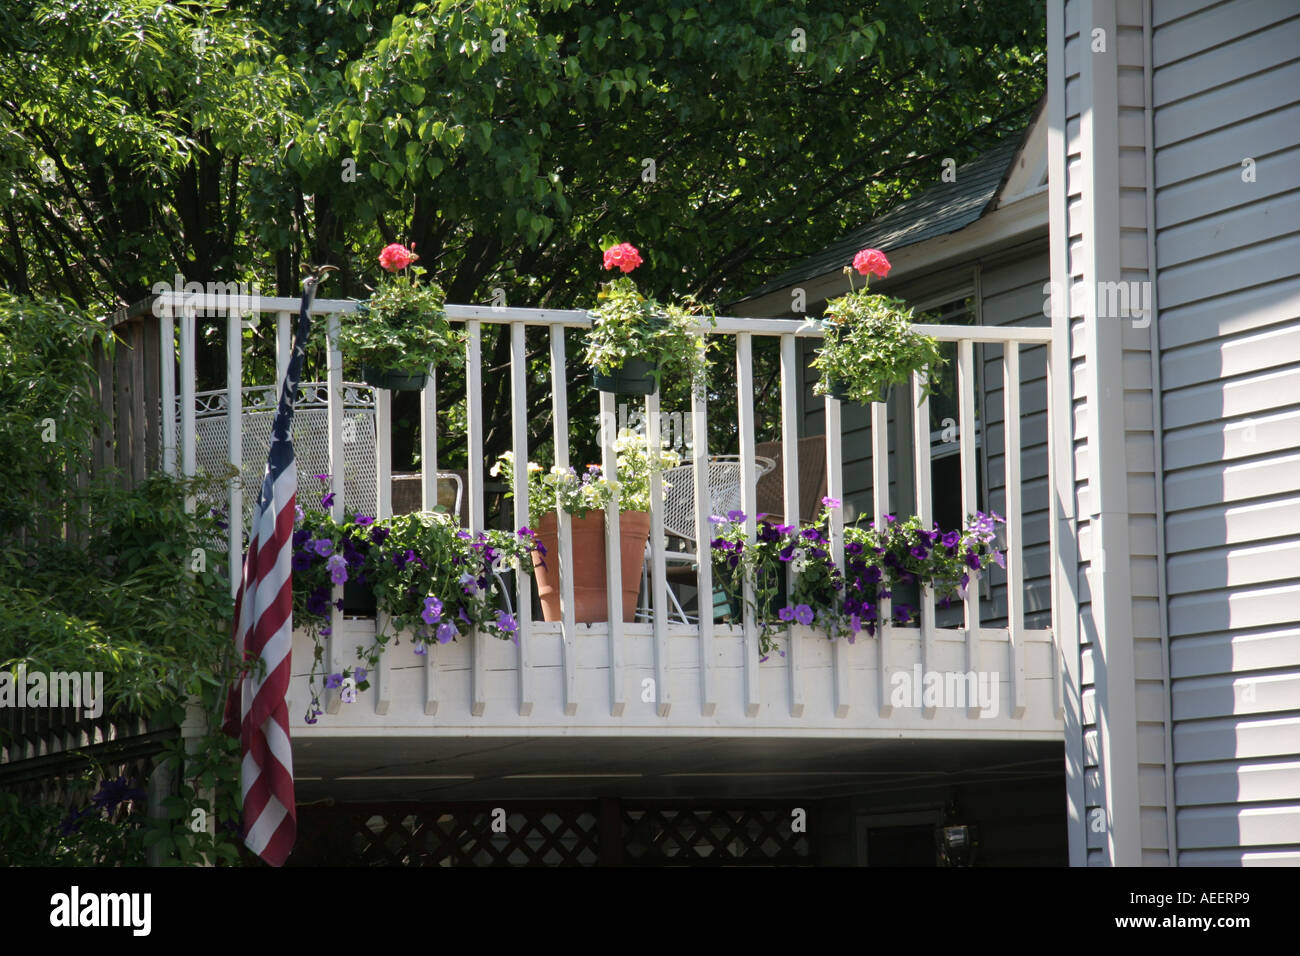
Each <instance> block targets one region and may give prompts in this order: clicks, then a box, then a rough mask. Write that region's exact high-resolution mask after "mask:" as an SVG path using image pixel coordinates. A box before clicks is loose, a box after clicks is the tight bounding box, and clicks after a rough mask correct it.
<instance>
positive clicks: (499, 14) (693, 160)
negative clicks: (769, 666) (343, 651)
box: [0, 0, 1043, 462]
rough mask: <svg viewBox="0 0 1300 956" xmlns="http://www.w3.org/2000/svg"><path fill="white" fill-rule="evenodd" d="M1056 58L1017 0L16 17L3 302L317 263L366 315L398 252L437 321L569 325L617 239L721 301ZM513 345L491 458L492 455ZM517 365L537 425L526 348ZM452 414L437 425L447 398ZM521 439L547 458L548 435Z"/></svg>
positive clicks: (997, 108) (252, 8)
mask: <svg viewBox="0 0 1300 956" xmlns="http://www.w3.org/2000/svg"><path fill="white" fill-rule="evenodd" d="M1042 33H1043V10H1042V7H1041V4H1038V3H1033V2H1029V0H966V2H960V3H959V2H957V0H890V2H875V3H866V4H859V3H845V2H842V0H840V2H829V0H796V2H791V3H783V4H771V3H765V2H762V0H714V2H710V3H697V2H680V0H654V2H651V0H635V2H624V3H618V4H615V3H611V2H608V0H532V2H528V3H515V2H506V0H479V2H472V3H471V2H464V0H461V2H452V0H439V2H436V3H416V4H409V3H404V4H397V3H388V2H376V0H337V2H335V3H330V4H317V3H314V2H309V0H278V2H271V0H245V2H242V3H238V4H234V5H231V6H229V7H226V6H222V5H218V4H216V3H215V2H211V0H203V2H197V3H187V4H184V5H164V6H161V7H158V6H156V5H155V4H153V3H152V2H150V0H77V2H75V3H74V2H73V0H26V2H18V3H14V4H9V5H6V7H5V8H4V10H3V11H0V55H3V56H4V58H5V60H6V63H7V65H8V68H7V69H6V71H5V72H4V73H3V75H2V76H0V187H4V188H5V189H6V192H7V194H8V196H9V197H10V198H8V199H7V200H6V201H5V205H4V209H3V210H2V211H0V282H3V283H4V284H5V285H6V286H8V287H9V288H11V289H13V290H15V291H20V292H26V291H31V292H37V293H43V294H50V293H53V294H67V295H71V296H72V297H74V298H75V299H76V300H77V301H79V302H83V303H89V302H94V303H96V304H99V305H101V306H108V305H118V304H123V303H127V302H131V301H134V300H136V299H139V298H141V297H143V296H144V295H145V294H147V293H148V291H149V288H150V286H151V284H152V283H154V282H158V281H170V279H171V277H172V275H173V274H174V273H175V272H176V271H177V270H180V271H181V272H183V273H184V274H185V275H186V276H187V277H188V278H191V279H199V280H201V281H207V280H208V279H223V280H228V281H231V280H244V281H250V282H251V281H253V280H256V281H258V282H259V283H260V284H261V285H262V287H263V288H264V289H267V290H270V289H272V288H274V289H276V290H277V291H278V292H280V293H281V294H292V293H293V292H294V291H295V290H296V287H297V276H298V267H299V265H300V264H301V263H303V262H311V263H317V264H319V263H322V262H331V263H333V264H335V265H338V266H339V267H340V268H341V269H342V272H341V273H340V274H339V275H338V276H336V277H334V278H332V279H331V283H330V287H329V289H328V290H327V294H329V295H331V296H357V297H364V296H365V294H366V292H367V287H368V283H370V282H373V280H374V279H375V278H376V277H377V276H378V270H377V267H376V264H375V262H374V257H375V255H376V253H377V250H378V249H379V248H380V246H381V245H383V244H384V243H385V242H389V241H394V240H403V241H406V242H414V243H415V244H416V246H417V249H418V251H419V253H420V254H421V257H422V262H423V263H424V264H425V265H426V266H428V267H430V269H431V270H432V272H433V275H434V277H435V278H436V279H437V280H438V281H439V282H440V283H441V284H443V286H444V287H445V288H446V289H447V293H448V300H449V301H451V302H485V301H488V300H489V299H490V298H491V297H492V295H493V290H496V289H500V290H501V292H502V295H504V297H505V300H506V302H507V303H509V304H512V305H530V306H551V307H581V306H586V305H590V304H592V303H593V302H594V297H595V294H596V291H597V288H598V285H599V282H600V280H601V279H602V278H605V276H603V275H602V274H601V271H600V257H599V253H598V250H599V249H600V248H601V247H602V245H603V244H605V243H606V242H608V241H611V240H623V241H628V242H632V243H634V244H636V245H637V246H638V247H639V248H640V249H641V250H642V253H643V255H645V257H646V265H645V266H643V267H642V271H640V272H639V273H638V276H637V279H638V282H639V284H640V285H641V286H642V287H643V288H645V289H646V291H647V292H648V293H650V294H653V295H656V296H658V297H660V298H665V297H667V296H668V295H669V294H678V295H680V294H687V293H695V294H697V295H699V296H700V297H701V298H702V299H704V300H705V301H717V302H719V303H724V302H725V301H726V300H727V299H728V298H735V297H736V296H737V295H739V294H741V293H744V292H746V291H748V290H750V289H752V288H753V287H754V286H755V285H756V284H757V283H758V282H759V281H760V280H761V279H764V278H767V277H770V275H771V274H772V272H773V271H776V270H779V269H780V268H782V267H783V266H785V265H787V264H789V262H790V261H791V260H793V259H795V258H797V257H800V256H803V255H806V254H808V253H809V252H811V251H813V250H816V249H818V248H820V247H821V246H822V245H824V244H825V243H827V242H828V241H830V240H832V239H834V238H836V237H838V236H840V235H842V234H843V233H844V232H845V231H847V230H848V229H850V228H852V227H854V226H856V225H858V224H860V223H861V222H863V221H865V220H866V219H867V218H869V217H870V216H871V215H872V214H873V212H876V211H879V210H880V209H881V207H882V205H884V204H888V203H889V202H891V201H893V200H895V199H897V198H899V197H901V196H904V195H907V194H910V193H911V192H912V191H914V190H916V189H917V188H919V187H922V186H926V185H929V184H932V183H934V182H937V181H938V178H939V175H940V173H941V163H942V160H943V159H944V158H948V157H951V158H953V159H955V160H957V161H958V162H961V161H964V160H965V159H968V158H970V157H971V156H972V155H974V154H975V153H977V152H979V151H980V150H981V149H983V148H984V147H986V146H987V145H988V144H989V143H990V142H991V141H992V140H993V139H995V138H997V137H998V136H999V135H1000V134H1002V133H1004V132H1006V131H1008V130H1011V129H1015V128H1018V127H1020V126H1022V125H1023V124H1024V123H1025V122H1026V120H1027V119H1028V115H1029V112H1030V110H1031V109H1032V107H1033V105H1034V104H1035V103H1036V102H1037V100H1038V98H1039V97H1040V96H1041V93H1042V89H1043V76H1042V64H1043V50H1042ZM200 38H201V39H202V42H197V41H199V40H200ZM55 77H57V79H58V82H55V81H54V79H55ZM43 161H45V165H44V166H42V162H43ZM651 164H653V165H651ZM43 170H44V171H50V172H49V174H48V175H46V173H45V172H43ZM205 332H206V333H207V334H206V335H205V337H204V341H205V342H207V343H208V346H209V347H208V349H207V350H206V351H205V352H203V353H202V354H201V355H200V362H199V368H200V372H201V375H202V376H204V384H205V385H207V386H209V387H216V386H219V385H220V384H221V382H220V378H221V365H220V356H219V351H218V350H217V349H215V348H214V347H212V346H213V344H214V343H215V341H216V340H217V339H218V338H219V335H220V329H219V324H217V323H210V324H209V325H208V326H207V328H206V330H205ZM499 332H500V330H499V329H495V328H493V329H488V330H487V341H486V342H485V346H484V357H485V363H486V366H487V369H488V372H489V374H488V376H487V378H486V385H485V395H484V408H485V413H486V419H487V422H488V425H489V429H488V432H487V434H486V435H485V441H486V446H487V447H486V450H487V452H488V453H489V456H491V457H494V456H495V454H496V453H497V452H499V451H501V450H503V449H504V447H505V446H506V440H507V434H508V431H509V429H508V425H507V422H508V414H507V412H506V409H507V408H508V396H507V392H506V389H507V387H508V376H505V375H503V374H500V372H501V370H502V369H503V368H504V367H505V365H506V362H507V359H508V347H507V343H506V341H505V339H504V337H502V336H501V335H500V334H499ZM575 338H576V337H575ZM574 344H575V350H574V353H573V354H574V355H575V357H576V355H577V349H576V346H577V345H578V344H579V343H576V342H575V343H574ZM529 348H530V352H531V354H532V355H533V357H534V360H535V364H536V366H537V367H536V369H535V371H536V373H537V374H534V375H532V376H530V389H531V391H532V394H531V395H530V404H532V403H533V400H534V399H535V400H537V402H538V403H540V404H544V402H542V399H543V398H544V392H545V388H546V386H545V384H544V381H543V379H544V374H543V373H544V372H545V343H544V341H543V339H542V337H540V336H539V337H537V338H536V340H533V339H530V341H529ZM759 354H760V358H762V359H763V360H764V362H765V363H766V364H764V365H763V368H762V369H760V372H761V373H762V374H760V387H761V386H762V385H767V386H768V387H767V388H766V390H765V391H764V392H763V393H762V394H764V395H765V396H767V398H768V401H769V402H770V400H771V397H772V396H773V395H774V394H775V389H774V387H772V386H771V384H770V383H771V381H772V376H771V375H768V374H767V372H766V371H765V370H766V369H767V365H770V364H771V363H770V361H768V360H767V358H766V352H765V351H764V350H762V349H760V350H759ZM260 361H261V364H260V365H258V364H256V363H252V364H251V365H250V367H251V368H253V369H254V370H257V369H265V368H266V362H267V360H266V359H261V360H260ZM583 375H584V370H583V369H582V368H581V367H580V365H579V363H578V362H576V361H575V362H574V363H573V368H572V371H571V376H572V379H573V383H574V385H575V389H574V391H573V397H574V401H575V407H574V414H573V416H572V418H573V420H574V422H575V425H577V426H579V427H581V426H582V424H583V423H584V422H586V421H588V420H590V419H591V418H592V417H593V416H592V414H591V413H592V411H593V410H594V395H593V393H591V392H590V390H589V389H587V388H585V387H584V388H578V387H577V386H578V385H579V383H580V382H581V381H582V380H583ZM443 387H444V388H445V392H444V396H443V397H444V400H443V401H442V402H441V403H440V404H441V407H443V408H446V409H448V412H449V414H450V415H452V416H453V417H454V415H455V414H456V409H455V408H454V407H453V406H454V404H455V399H456V396H458V395H463V387H464V382H463V378H462V377H460V376H459V375H458V374H449V375H447V376H445V382H444V386H443ZM672 397H673V396H672V395H669V396H667V398H672ZM718 397H719V401H720V403H721V404H720V407H719V408H718V414H716V415H715V416H714V418H715V421H716V422H719V423H726V422H727V420H728V414H727V413H728V411H729V408H728V405H727V402H728V400H729V399H728V395H727V393H726V392H725V391H723V392H720V393H719V396H718ZM674 400H675V399H674ZM412 402H413V399H412V398H410V397H404V398H403V399H402V400H401V401H399V402H398V407H397V415H398V417H399V418H402V417H407V418H410V419H414V417H415V415H414V406H413V404H412ZM408 406H410V407H408ZM681 407H685V406H684V405H682V406H681ZM530 427H531V428H532V429H533V437H534V439H535V440H536V441H538V442H541V443H543V444H544V443H545V441H544V436H545V434H546V431H547V429H548V428H549V427H550V422H549V420H548V418H547V416H545V415H539V416H534V417H533V418H532V420H531V421H530ZM720 440H725V436H723V437H722V438H721V439H720ZM584 443H586V445H587V446H588V447H589V444H590V443H589V435H584V434H582V433H579V434H577V435H575V444H576V447H579V448H582V447H583V446H584ZM443 451H444V452H445V453H446V454H447V455H449V456H451V459H449V460H454V458H455V456H457V455H463V453H464V452H463V447H460V446H458V445H457V443H456V441H455V436H448V440H447V441H445V442H444V444H443ZM408 456H409V452H405V451H404V450H402V449H399V450H398V451H397V460H398V461H399V462H401V461H402V460H403V459H406V458H408Z"/></svg>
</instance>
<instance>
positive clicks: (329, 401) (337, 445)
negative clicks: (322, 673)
mask: <svg viewBox="0 0 1300 956" xmlns="http://www.w3.org/2000/svg"><path fill="white" fill-rule="evenodd" d="M341 326H342V322H341V320H340V318H339V315H338V313H331V314H330V316H329V318H328V320H327V324H326V342H327V347H328V357H327V359H326V378H327V383H326V404H325V407H326V422H327V427H328V428H329V475H330V481H329V490H330V491H332V492H334V503H333V504H332V505H331V506H330V517H331V518H333V519H334V520H335V521H336V522H339V523H342V521H343V509H344V507H345V503H344V501H343V487H344V484H345V482H344V480H343V477H344V464H343V353H342V352H341V351H340V350H339V332H340V329H341ZM276 398H277V399H278V398H279V396H278V395H277V396H276ZM342 597H343V586H342V585H341V584H336V585H334V586H333V588H332V589H331V590H330V601H331V604H330V636H329V640H328V641H327V642H326V649H325V654H326V658H327V662H328V670H327V671H326V673H329V674H336V673H338V672H340V671H342V670H343V662H342V661H341V659H340V656H341V653H342V649H343V638H342V636H341V635H340V634H339V629H340V627H341V626H342V624H343V612H342V611H340V610H339V608H338V602H339V600H341V599H342ZM342 702H343V695H342V693H341V691H340V689H339V688H335V689H333V690H329V691H327V692H326V697H325V712H326V713H329V714H337V713H338V712H339V707H340V706H341V705H342Z"/></svg>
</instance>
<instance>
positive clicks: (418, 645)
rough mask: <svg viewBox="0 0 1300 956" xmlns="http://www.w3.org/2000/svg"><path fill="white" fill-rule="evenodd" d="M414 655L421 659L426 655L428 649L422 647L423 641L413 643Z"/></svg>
mask: <svg viewBox="0 0 1300 956" xmlns="http://www.w3.org/2000/svg"><path fill="white" fill-rule="evenodd" d="M415 653H417V654H419V655H420V656H421V657H423V656H424V655H425V654H426V653H428V648H426V647H425V646H424V641H416V642H415Z"/></svg>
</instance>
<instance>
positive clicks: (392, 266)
mask: <svg viewBox="0 0 1300 956" xmlns="http://www.w3.org/2000/svg"><path fill="white" fill-rule="evenodd" d="M418 258H420V257H419V256H417V255H416V254H415V253H414V252H412V251H411V250H410V249H408V248H406V246H404V245H402V244H401V243H400V242H394V243H392V244H391V245H387V246H384V251H383V252H381V253H379V264H380V265H381V266H383V267H384V268H385V269H387V270H388V271H389V272H398V271H400V270H402V269H405V268H406V267H407V266H409V265H410V264H411V263H412V262H414V261H415V260H416V259H418Z"/></svg>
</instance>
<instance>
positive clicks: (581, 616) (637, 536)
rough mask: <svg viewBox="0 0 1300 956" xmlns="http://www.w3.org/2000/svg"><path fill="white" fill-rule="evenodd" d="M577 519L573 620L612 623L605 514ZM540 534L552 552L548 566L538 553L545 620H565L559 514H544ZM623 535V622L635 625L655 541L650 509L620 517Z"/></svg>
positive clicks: (536, 566) (572, 561) (536, 561)
mask: <svg viewBox="0 0 1300 956" xmlns="http://www.w3.org/2000/svg"><path fill="white" fill-rule="evenodd" d="M572 518H573V554H572V555H565V556H564V558H565V560H566V564H568V565H570V566H571V567H572V573H573V608H574V613H573V619H574V620H575V621H577V622H578V623H580V624H594V623H597V622H600V621H608V620H609V601H608V597H607V592H606V580H605V512H603V511H588V512H587V514H586V515H585V516H583V517H579V516H577V515H573V516H572ZM536 531H537V539H538V540H539V541H540V542H541V543H542V544H543V545H544V546H545V548H546V558H545V561H546V564H545V566H543V564H542V561H543V559H542V558H541V557H540V556H539V555H538V554H537V552H533V568H534V569H535V571H536V577H537V594H538V597H540V598H541V602H542V619H543V620H547V621H559V620H562V618H563V615H562V614H561V612H560V550H559V530H558V527H557V521H556V517H555V512H554V511H552V512H549V513H547V514H546V515H543V517H542V520H541V521H540V522H539V523H538V527H537V528H536ZM619 537H620V538H621V539H622V540H621V544H622V558H623V564H622V568H623V621H624V623H630V622H631V621H632V619H633V616H634V615H635V614H636V599H637V594H639V593H640V591H641V564H642V562H643V561H644V559H645V546H646V541H647V540H648V539H649V537H650V515H649V514H647V513H646V512H644V511H624V512H623V513H622V514H620V515H619Z"/></svg>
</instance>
